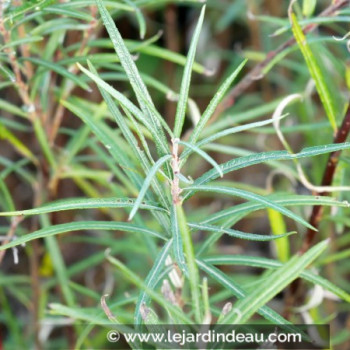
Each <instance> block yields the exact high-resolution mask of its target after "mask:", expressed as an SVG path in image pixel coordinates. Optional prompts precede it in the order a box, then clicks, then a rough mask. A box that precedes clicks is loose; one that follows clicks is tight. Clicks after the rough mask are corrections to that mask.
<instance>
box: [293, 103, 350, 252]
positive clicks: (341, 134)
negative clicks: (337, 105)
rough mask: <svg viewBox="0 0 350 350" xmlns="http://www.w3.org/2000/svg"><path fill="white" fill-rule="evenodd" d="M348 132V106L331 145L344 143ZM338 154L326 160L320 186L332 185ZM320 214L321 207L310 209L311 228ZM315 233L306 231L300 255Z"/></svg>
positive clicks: (316, 223)
mask: <svg viewBox="0 0 350 350" xmlns="http://www.w3.org/2000/svg"><path fill="white" fill-rule="evenodd" d="M349 132H350V105H349V107H348V109H347V111H346V114H345V117H344V119H343V123H342V125H341V126H340V128H339V130H338V132H337V134H336V135H335V137H334V141H333V143H342V142H345V141H346V139H347V137H348V135H349ZM340 152H341V151H335V152H332V153H330V155H329V158H328V162H327V165H326V169H325V171H324V173H323V178H322V183H321V186H330V185H331V184H332V182H333V178H334V174H335V171H336V168H337V165H338V162H339V155H340ZM316 195H317V196H327V195H328V192H319V193H317V194H316ZM322 214H323V207H322V206H321V205H315V206H314V207H313V208H312V213H311V216H310V220H309V222H310V224H311V225H312V226H313V227H315V228H318V225H319V223H320V220H321V218H322ZM316 233H317V231H314V230H311V229H308V230H307V232H306V235H305V239H304V242H303V245H302V247H301V249H300V250H299V253H300V254H303V253H305V252H306V251H307V250H308V249H309V248H310V246H311V244H312V241H313V239H314V237H315V235H316Z"/></svg>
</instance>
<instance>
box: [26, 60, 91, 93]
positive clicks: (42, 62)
mask: <svg viewBox="0 0 350 350" xmlns="http://www.w3.org/2000/svg"><path fill="white" fill-rule="evenodd" d="M23 59H25V60H26V61H29V62H32V63H34V64H37V65H38V66H41V67H45V68H47V69H49V70H52V71H54V72H56V73H58V74H60V75H62V76H63V77H65V78H67V79H69V80H71V81H73V82H74V83H76V84H77V85H78V86H80V87H81V88H82V89H84V90H86V91H91V89H90V87H89V85H87V84H86V83H85V82H84V81H83V80H82V79H80V77H78V76H77V75H75V74H73V73H71V72H69V71H68V70H66V69H65V68H64V67H63V66H61V65H60V64H58V63H53V62H49V61H46V60H43V59H41V58H36V57H25V58H23Z"/></svg>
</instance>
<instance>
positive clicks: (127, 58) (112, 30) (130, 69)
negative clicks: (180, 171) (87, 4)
mask: <svg viewBox="0 0 350 350" xmlns="http://www.w3.org/2000/svg"><path fill="white" fill-rule="evenodd" d="M96 3H97V6H98V8H99V11H100V14H101V17H102V20H103V23H104V25H105V27H106V29H107V31H108V34H109V36H110V38H111V40H112V43H113V45H114V49H115V51H116V53H117V55H118V57H119V59H120V62H121V64H122V66H123V68H124V69H125V72H126V74H127V76H128V77H129V79H130V84H131V86H132V87H133V89H134V90H135V94H136V98H137V100H138V102H139V104H140V106H141V109H142V111H143V112H144V113H145V115H146V116H148V117H149V119H150V122H151V124H152V126H153V129H154V130H156V131H157V132H158V134H159V137H160V138H161V140H162V141H161V143H157V149H158V152H159V154H160V155H161V156H163V155H164V154H167V153H169V147H168V144H167V142H166V137H165V134H164V131H163V128H162V127H161V124H160V122H159V121H158V119H157V118H155V117H154V115H153V113H152V112H151V111H150V110H149V108H148V107H147V106H146V105H145V103H144V102H143V100H142V99H141V98H140V94H142V95H143V96H144V98H145V99H147V100H148V102H149V103H150V104H153V102H152V99H151V96H150V94H149V92H148V90H147V88H146V86H145V84H144V82H143V81H142V79H141V77H140V73H139V72H138V69H137V67H136V65H135V63H134V61H133V59H132V57H131V55H130V53H129V51H128V49H127V48H126V46H125V44H124V42H123V39H122V37H121V35H120V33H119V31H118V29H117V27H116V25H115V23H114V21H113V19H112V17H111V16H110V14H109V13H108V11H107V9H106V7H105V5H104V4H103V1H102V0H96Z"/></svg>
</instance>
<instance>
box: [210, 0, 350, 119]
mask: <svg viewBox="0 0 350 350" xmlns="http://www.w3.org/2000/svg"><path fill="white" fill-rule="evenodd" d="M349 3H350V0H338V1H334V2H333V3H332V5H330V6H329V7H327V8H326V9H325V10H324V11H322V12H321V13H320V14H319V15H318V17H329V16H334V15H335V14H336V12H337V11H338V10H339V9H341V8H342V7H344V6H345V5H346V4H349ZM319 25H320V23H311V24H308V25H307V26H305V27H304V28H303V32H304V34H307V33H310V32H312V31H314V30H315V29H316V28H317V27H318V26H319ZM294 44H295V39H294V37H293V38H290V39H289V40H287V41H286V42H284V43H283V44H282V45H280V46H279V47H278V48H277V49H276V50H273V51H270V52H268V53H267V55H266V58H265V59H264V60H263V61H262V62H260V63H258V64H257V65H256V66H255V67H254V68H253V69H252V70H251V71H250V72H249V73H248V74H247V75H245V77H244V78H243V79H242V80H241V81H240V82H239V83H238V84H237V85H236V86H235V87H234V88H233V89H231V91H230V92H229V93H228V94H227V95H226V97H225V98H224V99H223V100H222V102H221V103H220V104H219V105H218V107H217V108H216V111H215V113H214V114H213V116H212V118H211V119H210V121H209V123H212V122H213V121H215V120H216V119H217V118H218V117H219V115H220V114H221V113H222V112H223V111H225V110H226V109H227V108H229V107H231V106H232V105H233V104H234V102H235V99H236V98H237V97H239V96H241V95H242V93H243V92H244V91H245V90H246V89H248V87H249V86H250V85H251V84H252V83H254V82H255V81H256V80H259V79H261V78H262V77H263V74H262V71H263V69H264V68H265V67H266V66H267V65H268V64H269V63H270V62H271V61H272V60H273V59H274V58H275V57H276V56H277V55H278V54H279V53H281V52H282V51H284V50H286V49H288V48H289V47H291V46H293V45H294Z"/></svg>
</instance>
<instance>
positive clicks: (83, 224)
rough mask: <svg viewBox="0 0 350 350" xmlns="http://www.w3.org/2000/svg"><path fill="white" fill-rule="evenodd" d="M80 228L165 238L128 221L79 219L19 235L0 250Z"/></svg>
mask: <svg viewBox="0 0 350 350" xmlns="http://www.w3.org/2000/svg"><path fill="white" fill-rule="evenodd" d="M80 230H106V231H111V230H112V231H125V232H134V233H142V234H145V235H150V236H153V237H157V238H161V239H166V238H165V237H164V236H162V235H161V234H160V233H157V232H154V231H152V230H149V229H147V228H145V227H143V226H138V225H133V224H130V223H128V222H113V221H79V222H70V223H67V224H59V225H54V226H50V227H47V228H43V229H40V230H37V231H35V232H32V233H29V234H27V235H24V236H21V237H19V238H17V239H15V240H13V241H11V242H10V243H7V244H4V245H2V246H0V250H5V249H8V248H12V247H16V246H18V245H20V244H24V243H27V242H30V241H33V240H34V239H39V238H43V237H50V236H54V235H58V234H61V233H66V232H73V231H80Z"/></svg>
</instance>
